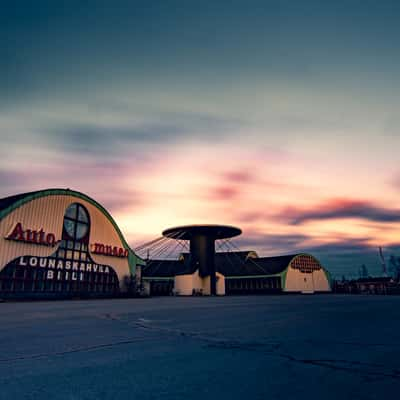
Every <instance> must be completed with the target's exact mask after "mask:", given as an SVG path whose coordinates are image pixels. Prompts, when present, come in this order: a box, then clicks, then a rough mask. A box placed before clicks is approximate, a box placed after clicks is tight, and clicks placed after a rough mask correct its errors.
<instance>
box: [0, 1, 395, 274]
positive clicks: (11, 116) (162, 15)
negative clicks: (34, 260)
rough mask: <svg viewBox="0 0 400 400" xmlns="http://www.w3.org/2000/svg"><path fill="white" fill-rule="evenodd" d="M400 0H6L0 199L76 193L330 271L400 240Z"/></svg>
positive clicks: (136, 227)
mask: <svg viewBox="0 0 400 400" xmlns="http://www.w3.org/2000/svg"><path fill="white" fill-rule="evenodd" d="M399 20H400V2H399V1H385V0H381V1H369V0H363V1H361V0H359V1H355V0H354V1H352V0H348V1H339V0H338V1H321V0H320V1H305V0H304V1H294V0H292V1H289V0H281V1H268V0H263V1H251V0H247V1H235V0H230V1H217V0H213V1H193V2H192V1H167V0H164V1H160V2H158V1H148V0H147V1H119V0H113V1H99V0H96V1H83V0H80V1H72V0H70V1H65V2H64V1H40V0H37V1H33V0H32V1H4V2H2V9H1V12H0V134H1V147H0V197H6V196H9V195H13V194H16V193H19V192H26V191H31V190H38V189H44V188H48V187H60V188H71V189H75V190H78V191H82V192H84V193H86V194H88V195H89V196H91V197H93V198H94V199H96V200H97V201H99V202H100V203H101V204H103V205H104V206H105V207H106V208H107V209H108V210H109V211H110V213H111V214H112V215H113V217H114V218H115V220H116V221H117V222H118V224H119V226H120V228H121V230H122V231H123V233H124V235H125V237H126V238H127V240H128V242H129V243H130V244H131V245H132V247H136V246H138V245H140V244H142V243H144V242H146V241H148V240H151V239H154V238H156V237H158V236H160V233H161V231H162V230H163V229H165V228H168V227H171V226H175V225H180V224H191V223H221V224H225V223H226V224H230V225H237V226H239V227H241V228H242V230H243V235H242V237H240V238H238V239H236V241H235V243H236V244H237V245H238V246H239V247H240V248H242V249H254V250H257V251H258V253H259V255H279V254H287V253H293V252H298V251H310V252H312V253H313V254H315V255H316V256H317V257H319V258H320V259H321V261H322V262H323V264H324V265H325V266H326V267H327V268H328V269H329V270H330V271H331V272H332V273H333V275H334V276H338V277H341V276H342V274H346V275H347V276H352V275H354V276H355V275H357V273H358V272H357V271H358V268H359V266H360V265H361V264H362V263H365V264H366V265H367V267H368V268H369V270H370V272H371V273H375V274H378V273H379V272H380V268H381V267H380V261H379V258H378V251H377V248H378V246H383V248H384V253H385V255H386V256H387V257H389V255H390V254H395V255H397V256H400V204H399V196H400V131H399V125H400V73H399V71H400V24H399Z"/></svg>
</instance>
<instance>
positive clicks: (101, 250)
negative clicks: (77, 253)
mask: <svg viewBox="0 0 400 400" xmlns="http://www.w3.org/2000/svg"><path fill="white" fill-rule="evenodd" d="M93 253H97V254H104V244H101V243H95V244H94V250H93Z"/></svg>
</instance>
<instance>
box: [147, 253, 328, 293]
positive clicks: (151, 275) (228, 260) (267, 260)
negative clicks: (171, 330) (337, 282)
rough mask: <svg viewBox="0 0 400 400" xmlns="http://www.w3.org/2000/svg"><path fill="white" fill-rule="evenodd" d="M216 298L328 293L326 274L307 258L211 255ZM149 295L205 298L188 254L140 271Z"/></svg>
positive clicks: (204, 288) (205, 285) (204, 280)
mask: <svg viewBox="0 0 400 400" xmlns="http://www.w3.org/2000/svg"><path fill="white" fill-rule="evenodd" d="M215 268H216V275H217V285H216V286H217V294H218V295H225V294H227V295H229V294H250V293H251V294H257V293H258V294H262V293H315V292H330V291H331V279H330V275H329V273H328V271H327V270H326V269H325V268H324V267H323V266H322V265H321V263H320V262H319V261H318V260H317V259H316V258H315V257H314V256H312V255H310V254H303V253H300V254H293V255H285V256H277V257H259V256H258V255H257V253H256V252H255V251H231V252H217V253H215ZM142 276H143V280H144V281H145V282H147V285H148V287H149V290H150V293H152V294H160V295H161V294H170V293H171V292H173V293H174V294H177V295H192V294H197V293H198V294H209V289H208V288H209V285H208V281H207V277H201V276H200V274H199V270H198V267H197V265H196V264H195V263H193V262H191V259H190V254H189V253H182V254H181V255H180V257H179V259H178V260H149V261H147V265H146V266H145V267H144V268H143V271H142Z"/></svg>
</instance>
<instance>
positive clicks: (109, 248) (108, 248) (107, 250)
mask: <svg viewBox="0 0 400 400" xmlns="http://www.w3.org/2000/svg"><path fill="white" fill-rule="evenodd" d="M105 254H107V255H108V256H112V246H106V250H105Z"/></svg>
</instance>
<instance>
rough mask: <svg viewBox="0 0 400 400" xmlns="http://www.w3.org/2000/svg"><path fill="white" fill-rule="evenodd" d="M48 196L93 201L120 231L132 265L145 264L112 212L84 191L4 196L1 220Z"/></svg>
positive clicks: (0, 204)
mask: <svg viewBox="0 0 400 400" xmlns="http://www.w3.org/2000/svg"><path fill="white" fill-rule="evenodd" d="M46 196H73V197H77V198H80V199H82V200H85V201H87V202H89V203H91V204H92V205H93V206H95V207H96V208H98V209H99V210H100V211H101V212H102V213H103V214H104V215H105V216H106V217H107V219H108V220H109V221H110V222H111V224H112V225H113V226H114V228H115V230H116V231H117V233H118V236H119V237H120V239H121V242H122V244H123V246H124V248H125V249H127V250H128V251H129V255H128V260H129V264H132V265H136V264H139V265H144V260H142V259H141V258H140V257H139V256H137V255H136V254H135V253H134V251H133V250H132V249H131V248H130V246H129V244H128V243H127V241H126V240H125V238H124V236H123V234H122V232H121V230H120V229H119V227H118V225H117V223H116V222H115V221H114V218H113V217H112V216H111V215H110V213H109V212H108V211H107V210H106V209H105V208H104V207H103V206H102V205H101V204H99V203H98V202H97V201H96V200H94V199H92V198H91V197H89V196H87V195H86V194H84V193H81V192H77V191H75V190H70V189H56V188H55V189H44V190H36V191H34V192H26V193H20V194H17V195H14V196H9V197H4V198H2V199H0V221H1V220H2V219H3V218H4V217H5V216H6V215H8V214H9V213H11V212H12V211H14V210H15V209H17V208H18V207H21V206H23V205H24V204H26V203H28V202H30V201H32V200H35V199H39V198H41V197H46Z"/></svg>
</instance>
